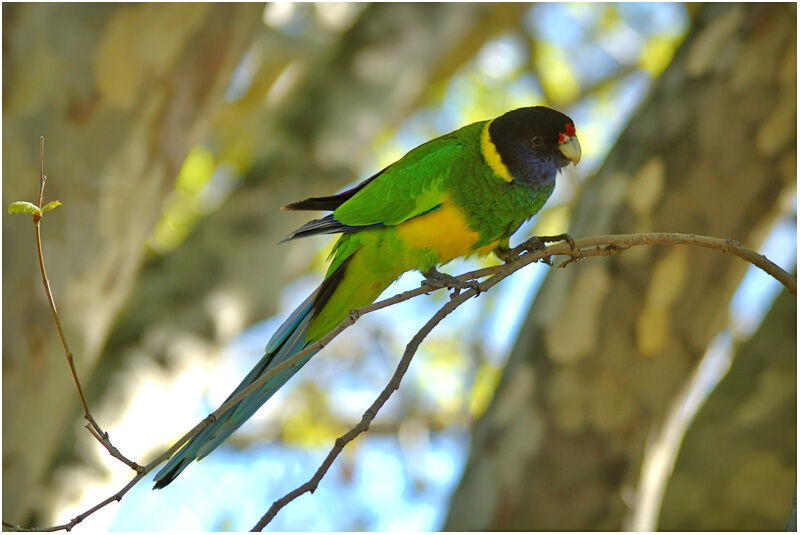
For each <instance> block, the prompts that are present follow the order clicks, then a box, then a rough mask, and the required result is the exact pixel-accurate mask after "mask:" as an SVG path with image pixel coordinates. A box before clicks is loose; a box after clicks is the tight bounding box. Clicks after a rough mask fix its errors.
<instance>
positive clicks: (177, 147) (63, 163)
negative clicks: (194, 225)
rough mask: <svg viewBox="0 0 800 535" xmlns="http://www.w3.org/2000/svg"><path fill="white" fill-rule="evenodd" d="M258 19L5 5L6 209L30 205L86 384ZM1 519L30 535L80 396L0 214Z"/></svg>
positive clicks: (191, 11) (10, 225)
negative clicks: (42, 212) (38, 208)
mask: <svg viewBox="0 0 800 535" xmlns="http://www.w3.org/2000/svg"><path fill="white" fill-rule="evenodd" d="M260 15H261V7H259V6H256V5H252V4H251V5H226V6H222V5H190V4H182V5H170V4H158V5H157V4H144V5H133V4H131V5H118V4H91V5H89V4H86V5H76V4H16V5H7V4H6V5H3V30H4V31H3V177H4V180H3V205H4V206H7V205H8V204H9V203H10V202H11V201H14V200H19V199H27V200H35V198H36V194H37V191H38V183H39V180H38V175H39V136H40V135H44V136H45V137H46V139H47V142H46V143H47V146H46V161H45V172H46V174H47V175H48V177H49V179H50V180H49V181H48V185H47V192H46V198H47V199H60V200H62V201H63V202H64V206H63V207H62V208H60V209H59V210H57V211H55V212H51V213H49V214H48V215H47V217H46V218H45V220H44V223H43V225H42V232H43V239H44V250H45V255H46V260H47V261H48V275H49V278H50V282H51V286H52V288H53V291H54V293H55V299H56V302H57V304H58V306H59V310H60V312H61V313H62V314H63V322H64V327H65V330H66V333H67V337H68V340H69V342H70V346H71V347H70V348H71V350H72V351H73V353H74V354H75V358H76V365H77V367H78V369H79V370H80V371H81V372H82V374H83V376H84V377H88V374H89V372H91V370H92V368H93V367H94V365H95V364H96V362H97V359H98V356H99V355H100V352H101V349H102V346H103V343H104V341H105V339H106V336H107V335H108V332H109V330H110V328H111V325H112V323H113V321H114V319H115V317H116V316H117V314H118V312H119V310H120V307H121V305H122V304H123V302H124V300H125V298H126V297H127V295H128V292H129V290H130V288H131V286H132V285H133V283H134V280H135V277H136V275H137V272H138V270H139V267H140V264H141V261H142V258H143V252H144V247H143V245H144V242H145V239H146V238H147V236H148V235H149V234H150V233H151V232H152V230H153V226H154V223H155V222H156V220H157V218H158V217H159V215H160V214H161V204H162V199H163V197H164V196H165V195H166V193H167V192H168V191H170V190H171V188H172V186H173V181H174V178H175V176H176V174H177V171H178V169H179V168H180V166H181V164H182V162H183V160H184V157H185V155H186V153H187V151H188V149H189V147H191V146H192V145H193V144H194V143H196V142H197V140H198V138H199V137H200V136H201V135H202V134H203V132H204V131H205V129H206V128H207V127H208V124H209V123H208V119H209V117H210V115H211V114H212V112H213V111H214V109H215V107H216V106H217V105H218V104H219V103H220V102H221V101H222V98H221V97H222V93H223V91H224V90H225V88H226V86H227V85H228V83H229V80H230V76H231V73H232V71H233V68H234V67H235V66H236V64H237V63H238V61H239V59H240V58H241V56H242V53H243V52H244V50H245V46H246V45H247V43H248V42H249V41H250V39H251V36H252V33H253V30H254V28H255V27H256V25H257V23H258V22H259V21H260ZM3 213H4V215H3V218H4V219H3V290H4V291H3V310H4V312H5V314H3V333H4V335H5V336H4V337H3V490H4V492H3V513H4V520H9V521H13V522H22V523H26V522H29V521H32V520H35V511H37V510H38V509H39V508H40V507H42V502H43V501H44V498H45V496H46V491H45V488H44V486H45V485H46V483H47V482H48V481H49V478H50V477H51V475H52V474H51V473H50V470H49V467H50V463H51V461H52V459H53V456H54V454H55V451H56V450H57V448H58V447H59V446H60V444H61V439H62V438H63V437H64V436H65V435H69V436H72V431H71V429H70V428H71V427H72V424H73V422H74V421H75V420H74V419H73V415H75V414H76V408H77V394H76V391H75V387H74V385H73V382H72V378H71V376H70V374H69V369H68V367H67V364H66V362H65V357H64V351H63V349H62V348H61V345H60V342H59V340H58V336H57V334H56V331H55V327H54V325H53V319H52V317H51V315H50V311H49V309H48V306H47V302H46V299H45V297H44V295H43V290H42V283H41V276H40V275H39V273H38V267H37V264H36V253H35V245H34V238H33V232H32V229H31V222H30V218H28V217H19V216H15V217H11V216H8V215H6V213H5V209H4V210H3Z"/></svg>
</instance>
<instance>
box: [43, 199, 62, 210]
mask: <svg viewBox="0 0 800 535" xmlns="http://www.w3.org/2000/svg"><path fill="white" fill-rule="evenodd" d="M59 206H61V201H50V202H49V203H47V204H45V205H44V206H43V207H42V212H49V211H50V210H55V209H56V208H58V207H59Z"/></svg>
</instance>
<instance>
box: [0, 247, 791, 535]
mask: <svg viewBox="0 0 800 535" xmlns="http://www.w3.org/2000/svg"><path fill="white" fill-rule="evenodd" d="M659 244H673V245H692V246H696V247H705V248H709V249H715V250H718V251H721V252H726V253H730V254H733V255H736V256H738V257H740V258H742V259H744V260H746V261H748V262H750V263H751V264H753V265H755V266H757V267H759V268H761V269H763V270H764V271H765V272H767V273H768V274H770V275H771V276H773V277H774V278H776V279H777V280H778V281H780V282H781V283H782V284H783V285H784V286H785V287H786V289H787V290H788V291H789V292H791V293H792V294H794V295H797V281H796V279H795V278H794V277H793V276H792V275H791V274H789V273H787V272H786V271H784V270H783V269H781V268H780V267H778V266H777V265H775V264H774V263H773V262H771V261H770V260H769V259H767V258H766V257H764V256H763V255H760V254H758V253H756V252H754V251H752V250H750V249H747V248H746V247H743V246H742V245H741V244H739V243H738V242H736V241H734V240H725V239H718V238H709V237H707V236H697V235H694V234H677V233H648V234H626V235H614V236H595V237H591V238H581V239H577V240H574V241H573V243H567V242H564V243H557V244H554V245H550V246H548V247H544V248H542V239H541V238H533V239H531V240H528V242H526V243H524V244H522V245H521V246H519V247H516V248H515V249H513V250H512V254H510V255H508V256H507V261H506V263H504V264H501V265H497V266H492V267H488V268H482V269H477V270H474V271H470V272H468V273H464V274H461V275H458V276H456V277H455V279H457V280H459V281H477V280H478V279H482V278H486V277H490V278H488V279H487V280H484V281H482V282H480V283H479V284H477V286H476V287H475V288H469V289H467V290H466V291H464V292H460V293H455V292H454V293H453V295H451V297H450V300H449V301H448V302H447V303H446V304H445V305H444V306H443V307H442V308H440V309H439V311H437V313H436V314H434V316H433V317H432V318H431V319H430V320H429V321H428V322H427V323H426V324H425V325H424V326H423V327H422V329H420V330H419V331H418V332H417V334H415V335H414V337H413V338H412V339H411V341H410V342H409V344H408V345H407V346H406V350H405V352H404V353H403V357H402V358H401V360H400V362H399V363H398V365H397V368H396V370H395V373H394V375H393V376H392V378H391V380H390V381H389V383H388V384H387V386H386V388H384V390H383V391H382V392H381V393H380V395H379V396H378V398H377V399H376V400H375V401H374V402H373V404H372V405H371V406H370V407H369V409H367V411H366V412H365V413H364V415H363V417H362V418H361V421H360V422H359V423H358V424H356V425H355V426H354V427H353V428H352V429H351V430H350V431H348V432H347V433H345V434H344V435H342V436H341V437H339V438H337V439H336V442H335V443H334V446H333V448H332V449H331V451H330V452H329V454H328V456H327V457H326V459H325V460H324V461H323V463H322V465H321V466H320V467H319V468H318V469H317V471H316V472H315V474H314V475H313V476H312V478H311V479H309V480H308V481H307V482H306V483H304V484H303V485H301V486H299V487H297V488H296V489H295V490H293V491H292V492H290V493H288V494H287V495H285V496H284V497H282V498H280V499H278V500H277V501H275V502H274V503H273V504H272V506H271V507H270V509H269V510H268V511H267V513H265V515H264V516H263V517H262V518H261V519H260V520H259V522H258V523H257V524H256V526H255V527H254V529H259V530H260V529H263V527H264V526H266V524H267V523H268V522H269V521H270V520H272V518H274V516H275V515H276V514H277V512H278V511H280V509H281V508H282V507H284V506H285V505H286V504H288V503H289V502H291V501H292V500H294V499H295V498H296V497H298V496H300V495H302V494H304V493H306V492H314V490H315V489H316V487H317V485H318V484H319V482H320V481H321V480H322V478H323V477H324V476H325V473H326V472H327V471H328V469H329V468H330V466H331V465H332V463H333V462H334V460H335V459H336V457H337V456H338V455H339V453H340V452H341V451H342V450H343V448H344V447H345V446H346V445H347V444H348V443H349V442H351V441H352V440H353V439H354V438H356V437H357V436H358V435H359V434H361V433H364V432H365V431H367V429H368V428H369V425H370V423H371V422H372V420H373V419H374V418H375V416H376V415H377V413H378V411H379V410H380V408H381V407H382V406H383V404H384V403H385V402H386V401H387V400H388V398H389V396H391V394H392V392H393V391H394V390H396V389H397V388H398V386H399V384H400V381H401V379H402V377H403V375H404V374H405V372H406V370H407V369H408V366H409V364H410V362H411V359H412V358H413V356H414V354H415V352H416V350H417V348H418V347H419V345H420V344H421V342H422V341H423V339H424V338H425V337H426V336H427V335H428V334H429V333H430V332H431V331H432V330H433V328H434V327H435V326H436V325H437V324H438V323H439V322H440V321H441V320H442V319H443V318H444V317H446V316H447V315H448V314H449V313H450V312H452V311H453V310H455V309H456V308H457V307H458V306H460V305H461V304H463V303H464V302H466V301H467V300H468V299H470V298H471V297H473V296H477V295H478V294H479V293H482V292H485V291H487V290H489V289H490V288H491V287H493V286H494V285H496V284H497V283H499V282H500V281H502V280H503V279H505V278H506V277H508V276H509V275H511V274H513V273H515V272H517V271H519V270H520V269H521V268H523V267H524V266H526V265H528V264H531V263H534V262H536V261H538V260H543V259H547V258H549V257H551V256H556V255H561V256H568V257H569V258H570V259H575V260H576V261H577V260H580V259H583V258H587V257H590V256H610V255H612V254H616V253H619V252H621V251H623V250H625V249H628V248H630V247H635V246H641V245H659ZM562 265H563V264H562ZM446 286H447V284H446V283H445V282H439V283H437V282H435V281H431V282H428V283H426V284H425V285H423V286H421V287H420V288H416V289H413V290H409V291H406V292H402V293H399V294H397V295H395V296H392V297H390V298H387V299H384V300H382V301H378V302H376V303H373V304H371V305H369V306H365V307H362V308H359V309H356V310H353V311H351V312H350V314H349V315H348V317H347V318H345V319H344V320H343V321H342V322H341V323H340V324H339V325H338V326H337V327H336V328H335V329H333V330H332V331H331V332H330V333H328V335H326V336H325V337H323V338H322V339H321V340H319V341H318V342H316V343H315V344H313V345H312V346H309V347H307V348H306V349H304V350H303V351H301V352H299V353H297V354H296V355H294V356H292V358H290V359H287V360H286V361H285V362H283V363H282V364H281V365H280V366H276V367H275V368H274V369H272V370H270V371H269V372H268V373H265V374H264V375H263V376H261V377H259V379H257V380H256V381H254V382H253V383H252V384H250V385H249V386H248V387H247V388H245V389H244V390H243V391H242V392H240V393H239V394H237V395H236V396H234V397H232V398H231V399H230V400H229V401H227V402H226V403H224V404H223V405H221V406H220V407H219V408H218V409H217V410H216V411H214V412H213V413H211V414H209V415H208V416H207V417H206V418H205V419H204V420H203V421H201V422H200V423H198V424H197V425H195V426H194V427H193V428H192V429H191V430H190V431H189V432H187V433H186V434H185V435H184V436H183V437H181V438H180V439H179V440H178V441H177V442H175V443H174V444H173V445H172V446H171V447H170V448H169V449H167V450H166V451H165V452H164V453H162V454H161V455H159V456H158V457H157V458H156V459H154V460H153V461H152V462H150V463H149V464H148V465H147V466H145V467H143V468H141V471H138V472H137V474H136V476H135V477H134V478H133V479H132V480H131V481H130V482H129V483H128V484H127V485H125V486H124V487H123V488H122V489H120V490H119V491H118V492H117V493H115V494H113V495H111V496H109V497H108V498H106V499H105V500H103V501H102V502H100V503H98V504H97V505H95V506H93V507H92V508H90V509H88V510H86V511H84V512H83V513H81V514H79V515H78V516H76V517H75V518H73V519H72V520H71V521H70V522H68V523H66V524H61V525H58V526H51V527H47V528H21V527H19V526H15V525H12V524H8V523H6V522H4V523H3V526H4V527H5V528H6V529H9V530H12V531H58V530H62V529H65V530H67V531H69V530H71V529H72V528H73V527H75V525H77V524H78V523H80V522H81V521H83V520H84V519H85V518H86V517H88V516H89V515H91V514H93V513H94V512H96V511H97V510H99V509H101V508H103V507H105V506H106V505H108V504H109V503H113V502H114V501H119V500H120V499H122V497H123V496H124V495H125V494H126V493H127V492H128V491H129V490H130V489H131V488H133V486H134V485H135V484H136V483H137V482H138V481H139V480H141V479H142V478H143V477H144V476H145V475H147V474H148V473H149V472H151V471H152V470H153V469H154V468H155V467H156V466H158V465H159V464H161V463H162V462H164V461H165V460H167V459H169V458H170V457H171V456H172V455H173V454H174V453H175V452H176V451H177V450H178V449H179V448H180V447H181V446H183V444H185V443H186V442H187V441H188V440H190V439H191V438H192V437H194V436H195V435H197V434H198V433H199V432H200V431H202V430H203V429H204V428H205V427H207V426H208V425H210V424H211V423H212V422H214V421H216V420H217V418H219V417H220V416H221V415H222V414H224V413H225V412H226V411H227V410H229V409H230V408H231V407H232V406H234V405H235V404H237V403H238V402H239V401H241V400H242V399H243V398H244V397H246V396H247V395H248V394H249V393H250V392H252V391H253V390H255V389H257V388H259V387H260V386H261V385H262V384H263V383H264V382H266V381H268V380H269V378H270V377H272V376H274V375H275V374H277V373H280V372H281V371H282V370H284V369H286V368H288V367H289V366H292V365H293V364H295V363H296V362H298V361H299V360H300V359H302V358H304V357H306V356H307V355H308V354H309V353H311V352H313V351H318V350H320V349H322V348H323V347H325V346H326V345H327V344H328V343H330V341H331V340H333V339H334V338H335V337H336V336H338V335H339V334H340V333H341V332H342V331H344V330H345V329H346V328H347V327H349V326H350V325H352V324H354V323H355V322H356V321H357V320H358V319H359V318H360V317H361V316H363V315H364V314H368V313H370V312H374V311H375V310H380V309H383V308H386V307H389V306H392V305H395V304H397V303H400V302H403V301H407V300H409V299H412V298H414V297H416V296H418V295H422V294H427V293H430V292H431V291H432V290H435V289H438V288H444V287H446Z"/></svg>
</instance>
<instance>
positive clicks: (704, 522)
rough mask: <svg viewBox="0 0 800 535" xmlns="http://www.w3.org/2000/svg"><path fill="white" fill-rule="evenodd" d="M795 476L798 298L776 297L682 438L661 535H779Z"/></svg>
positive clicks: (670, 483) (662, 516)
mask: <svg viewBox="0 0 800 535" xmlns="http://www.w3.org/2000/svg"><path fill="white" fill-rule="evenodd" d="M796 473H797V299H796V298H795V297H794V296H792V295H790V294H789V293H788V292H782V293H781V294H780V295H779V296H778V298H777V300H776V302H775V304H774V305H773V307H772V310H770V312H769V313H768V314H767V316H766V318H765V319H764V323H763V324H762V325H761V328H760V329H759V330H758V332H757V333H756V334H755V335H754V336H753V337H752V338H751V339H750V340H749V341H747V342H746V343H745V344H743V345H742V346H741V347H740V348H739V349H738V350H737V351H736V356H735V358H734V360H733V364H732V365H731V369H730V371H729V372H728V375H726V376H725V378H724V379H723V380H722V381H721V382H720V384H719V386H717V388H715V389H714V391H713V392H712V393H711V395H710V397H709V399H708V401H707V402H706V404H705V405H704V406H703V408H702V409H700V411H699V412H698V414H697V416H696V417H695V419H694V422H692V425H691V427H689V429H688V430H687V432H686V436H685V437H684V439H683V445H682V446H681V450H680V453H679V454H678V458H677V460H676V463H675V469H674V471H673V474H672V477H671V479H670V482H669V485H668V486H667V490H666V493H665V495H664V503H663V507H662V509H661V518H660V522H659V526H658V528H659V530H661V531H688V530H700V531H749V530H755V531H762V530H766V531H779V530H781V529H782V528H783V525H784V523H785V522H786V520H787V518H788V517H789V511H790V509H791V500H792V492H793V491H794V489H795V481H796Z"/></svg>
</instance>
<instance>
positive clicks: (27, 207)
mask: <svg viewBox="0 0 800 535" xmlns="http://www.w3.org/2000/svg"><path fill="white" fill-rule="evenodd" d="M8 213H9V214H41V213H42V211H41V210H39V207H38V206H36V205H35V204H33V203H32V202H28V201H14V202H12V203H11V206H9V207H8Z"/></svg>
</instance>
